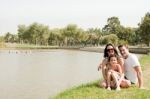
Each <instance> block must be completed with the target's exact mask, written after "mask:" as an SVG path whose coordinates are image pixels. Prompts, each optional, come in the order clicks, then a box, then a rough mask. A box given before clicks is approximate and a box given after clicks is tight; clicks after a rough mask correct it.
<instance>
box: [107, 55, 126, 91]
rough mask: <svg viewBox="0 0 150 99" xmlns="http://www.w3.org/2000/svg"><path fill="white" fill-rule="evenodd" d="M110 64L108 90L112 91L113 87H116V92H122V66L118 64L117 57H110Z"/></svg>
mask: <svg viewBox="0 0 150 99" xmlns="http://www.w3.org/2000/svg"><path fill="white" fill-rule="evenodd" d="M108 62H109V66H108V72H107V89H108V90H111V87H112V86H113V85H114V86H115V88H116V90H120V83H121V81H122V80H123V78H124V74H123V73H122V69H121V66H120V65H119V64H118V62H117V57H116V56H115V55H111V56H109V58H108Z"/></svg>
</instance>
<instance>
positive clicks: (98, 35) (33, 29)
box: [4, 13, 150, 46]
mask: <svg viewBox="0 0 150 99" xmlns="http://www.w3.org/2000/svg"><path fill="white" fill-rule="evenodd" d="M4 38H5V39H4V40H5V42H12V43H13V42H19V43H27V44H35V45H46V46H47V45H59V46H74V45H84V46H87V45H88V46H89V45H90V46H97V45H102V44H106V43H113V44H118V43H119V44H120V43H123V44H130V45H137V44H147V45H148V44H150V39H149V38H150V14H149V13H147V14H146V15H145V17H144V18H143V19H142V21H141V23H140V24H139V28H131V27H124V26H123V25H121V23H120V21H119V18H118V17H115V16H114V17H110V18H108V19H107V24H106V25H105V26H104V27H103V29H102V30H101V29H100V28H89V29H88V30H86V31H85V30H83V29H81V28H79V27H78V26H77V25H76V24H69V25H67V26H66V27H65V28H61V29H49V27H48V26H46V25H43V24H39V23H36V22H35V23H32V24H31V25H29V26H25V25H18V34H17V35H12V34H11V33H9V32H8V33H7V34H6V35H5V37H4Z"/></svg>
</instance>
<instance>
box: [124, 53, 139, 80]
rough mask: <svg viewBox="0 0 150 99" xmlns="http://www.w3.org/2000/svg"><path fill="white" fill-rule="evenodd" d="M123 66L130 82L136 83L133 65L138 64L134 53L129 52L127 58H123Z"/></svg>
mask: <svg viewBox="0 0 150 99" xmlns="http://www.w3.org/2000/svg"><path fill="white" fill-rule="evenodd" d="M124 66H125V76H126V77H127V79H128V80H130V81H131V82H132V83H137V81H138V80H137V74H136V72H135V70H134V67H136V66H140V63H139V60H138V58H137V57H136V56H135V55H134V54H131V53H129V55H128V57H127V59H124Z"/></svg>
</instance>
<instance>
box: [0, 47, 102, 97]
mask: <svg viewBox="0 0 150 99" xmlns="http://www.w3.org/2000/svg"><path fill="white" fill-rule="evenodd" d="M102 59H103V54H102V53H94V52H84V51H74V50H10V51H9V50H1V51H0V98H1V99H48V97H50V96H54V95H56V94H58V93H59V92H61V91H63V90H65V89H67V88H71V87H73V86H77V85H80V84H84V83H88V82H91V81H94V80H97V79H99V78H100V76H101V74H100V72H98V71H97V67H98V65H99V63H100V61H101V60H102Z"/></svg>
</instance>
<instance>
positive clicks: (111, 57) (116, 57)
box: [108, 55, 118, 62]
mask: <svg viewBox="0 0 150 99" xmlns="http://www.w3.org/2000/svg"><path fill="white" fill-rule="evenodd" d="M112 57H116V59H117V60H118V57H117V55H110V56H109V57H108V61H109V62H110V59H111V58H112Z"/></svg>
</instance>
